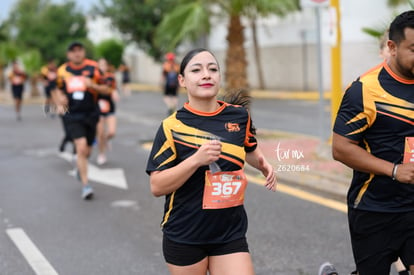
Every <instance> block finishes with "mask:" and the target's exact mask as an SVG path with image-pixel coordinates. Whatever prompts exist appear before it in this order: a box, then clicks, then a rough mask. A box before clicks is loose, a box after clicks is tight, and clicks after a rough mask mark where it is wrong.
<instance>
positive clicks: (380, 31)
mask: <svg viewBox="0 0 414 275" xmlns="http://www.w3.org/2000/svg"><path fill="white" fill-rule="evenodd" d="M405 4H408V5H410V7H411V8H412V9H414V0H388V1H387V5H388V6H389V7H391V8H396V7H398V6H400V5H405ZM393 17H395V16H393ZM391 20H392V19H391V18H390V19H389V20H387V21H386V22H382V23H380V24H378V25H377V26H375V27H365V28H362V31H363V32H365V33H366V34H368V35H370V36H373V37H375V38H377V39H381V37H382V36H383V35H384V33H386V31H387V28H388V25H389V22H390V21H391Z"/></svg>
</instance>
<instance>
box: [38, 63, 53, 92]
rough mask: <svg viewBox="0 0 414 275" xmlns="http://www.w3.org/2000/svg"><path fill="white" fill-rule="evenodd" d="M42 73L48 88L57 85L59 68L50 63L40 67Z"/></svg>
mask: <svg viewBox="0 0 414 275" xmlns="http://www.w3.org/2000/svg"><path fill="white" fill-rule="evenodd" d="M40 74H41V75H42V77H43V79H44V80H45V82H46V83H47V84H46V88H47V89H53V88H55V87H54V86H55V85H56V78H57V68H56V67H51V66H48V65H45V66H43V67H42V68H41V69H40Z"/></svg>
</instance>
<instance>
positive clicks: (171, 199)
mask: <svg viewBox="0 0 414 275" xmlns="http://www.w3.org/2000/svg"><path fill="white" fill-rule="evenodd" d="M174 196H175V191H174V192H173V193H172V194H171V196H170V203H169V204H168V211H167V212H166V213H165V216H164V220H163V221H162V223H161V227H163V226H164V224H165V223H166V222H167V221H168V218H169V217H170V214H171V211H172V209H173V204H174Z"/></svg>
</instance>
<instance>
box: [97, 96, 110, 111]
mask: <svg viewBox="0 0 414 275" xmlns="http://www.w3.org/2000/svg"><path fill="white" fill-rule="evenodd" d="M98 105H99V109H100V110H101V112H102V113H104V114H106V113H108V112H109V111H110V110H111V104H110V103H109V101H108V100H105V99H99V100H98Z"/></svg>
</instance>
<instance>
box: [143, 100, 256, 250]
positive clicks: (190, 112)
mask: <svg viewBox="0 0 414 275" xmlns="http://www.w3.org/2000/svg"><path fill="white" fill-rule="evenodd" d="M219 103H220V105H221V106H220V108H219V109H217V110H216V111H215V112H214V113H203V112H199V111H196V110H194V109H192V108H191V107H190V106H189V105H188V103H186V104H185V105H184V107H183V108H181V109H180V110H178V111H177V112H176V113H174V114H172V115H171V116H169V117H168V118H166V119H165V120H164V121H163V122H162V125H161V126H160V128H159V130H158V132H157V135H156V137H155V140H154V144H153V148H152V151H151V153H150V156H149V160H148V164H147V169H146V172H147V173H148V174H150V173H151V172H152V171H160V170H165V169H168V168H171V167H173V166H175V165H177V164H178V163H180V162H182V161H183V160H185V159H186V158H188V157H189V156H191V155H192V154H194V153H195V152H196V150H197V149H198V148H199V147H200V146H201V145H202V144H204V143H206V142H208V139H210V138H211V137H212V136H215V137H218V138H219V139H220V141H221V144H222V153H221V155H220V159H219V160H218V161H217V163H218V164H219V166H220V168H221V170H222V171H237V170H240V169H242V168H243V166H244V160H245V156H246V152H252V151H254V150H255V149H256V146H257V141H256V138H255V136H254V135H253V134H252V122H251V119H250V116H249V113H248V112H247V110H246V109H245V108H243V107H241V106H235V105H230V104H228V103H225V102H222V101H219ZM206 170H208V166H203V167H200V168H198V169H197V170H196V172H195V173H194V174H193V175H191V177H190V178H189V179H188V180H187V181H186V182H185V183H184V184H183V185H182V186H181V187H180V188H179V189H177V190H176V191H175V192H173V193H171V194H168V195H166V200H165V206H164V216H163V220H162V223H161V225H162V228H163V231H164V234H166V236H167V237H168V238H169V239H171V240H173V241H176V242H180V243H187V244H207V243H224V242H228V241H233V240H236V239H239V238H243V237H245V234H246V231H247V216H246V212H245V209H244V207H243V205H241V206H236V207H231V208H224V209H208V210H203V209H202V198H203V191H204V182H205V172H206Z"/></svg>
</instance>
